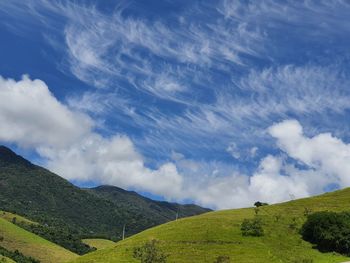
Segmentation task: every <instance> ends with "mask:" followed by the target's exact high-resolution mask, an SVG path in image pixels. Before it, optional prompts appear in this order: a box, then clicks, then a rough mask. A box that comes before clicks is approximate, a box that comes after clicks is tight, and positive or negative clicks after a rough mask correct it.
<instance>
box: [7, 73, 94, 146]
mask: <svg viewBox="0 0 350 263" xmlns="http://www.w3.org/2000/svg"><path fill="white" fill-rule="evenodd" d="M0 123H1V125H0V140H1V141H5V142H16V143H18V144H20V145H23V146H37V145H54V146H56V147H64V146H66V145H68V144H70V143H72V142H74V141H75V140H77V139H79V138H80V137H82V136H84V135H85V134H87V133H89V132H90V129H91V127H92V126H93V122H92V120H91V119H90V118H89V117H88V116H87V115H84V114H81V113H78V112H74V111H71V110H70V109H69V108H68V107H66V106H65V105H64V104H62V103H60V102H59V101H58V100H57V99H56V98H55V97H54V96H53V94H52V93H51V92H50V91H49V89H48V87H47V85H46V84H45V83H44V82H43V81H41V80H31V79H30V78H29V77H28V76H23V77H22V79H21V80H19V81H16V80H13V79H5V78H3V77H1V76H0Z"/></svg>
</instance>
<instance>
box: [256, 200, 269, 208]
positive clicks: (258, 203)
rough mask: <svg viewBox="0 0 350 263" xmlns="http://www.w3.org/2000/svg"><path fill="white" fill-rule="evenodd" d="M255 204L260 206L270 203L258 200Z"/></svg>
mask: <svg viewBox="0 0 350 263" xmlns="http://www.w3.org/2000/svg"><path fill="white" fill-rule="evenodd" d="M254 205H255V206H256V207H260V206H265V205H269V204H268V203H263V202H260V201H257V202H255V203H254Z"/></svg>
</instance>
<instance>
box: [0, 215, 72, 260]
mask: <svg viewBox="0 0 350 263" xmlns="http://www.w3.org/2000/svg"><path fill="white" fill-rule="evenodd" d="M0 236H1V237H3V240H2V241H0V246H2V247H4V248H6V249H7V250H10V251H14V250H16V249H17V250H19V251H20V252H21V253H23V254H24V255H25V256H31V257H33V258H36V259H38V260H40V261H41V262H42V263H51V262H52V263H61V262H66V261H70V260H73V259H75V258H77V257H78V255H76V254H74V253H72V252H70V251H68V250H66V249H64V248H62V247H60V246H58V245H56V244H54V243H51V242H49V241H47V240H45V239H43V238H41V237H39V236H37V235H34V234H32V233H30V232H28V231H26V230H24V229H22V228H20V227H18V226H16V225H14V224H12V223H10V222H9V221H7V220H5V219H3V218H0Z"/></svg>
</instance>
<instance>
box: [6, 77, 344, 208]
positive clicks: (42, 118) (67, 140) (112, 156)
mask: <svg viewBox="0 0 350 263" xmlns="http://www.w3.org/2000/svg"><path fill="white" fill-rule="evenodd" d="M0 95H1V96H0V100H1V103H0V120H1V123H2V125H1V127H0V141H6V142H13V143H17V144H19V145H25V146H31V147H33V148H34V149H36V150H37V152H38V153H39V154H40V155H41V156H42V157H43V158H44V159H45V160H46V162H47V167H48V168H50V169H52V170H53V171H54V172H57V173H58V174H60V175H61V176H63V177H65V178H67V179H69V180H73V181H76V182H95V183H97V184H112V185H116V186H120V187H123V188H127V189H130V188H131V189H135V190H138V191H146V192H151V193H153V194H157V195H161V196H164V197H165V198H167V199H169V200H177V201H182V200H188V199H191V200H193V201H194V202H196V203H198V204H201V205H204V206H211V207H215V208H232V207H242V206H250V205H252V204H253V203H254V202H255V201H257V200H261V201H266V202H271V203H275V202H280V201H285V200H288V199H290V197H291V196H294V197H296V198H299V197H305V196H309V195H314V194H318V193H322V192H323V191H324V188H325V187H327V186H328V185H329V184H332V183H336V184H339V185H340V186H342V187H346V186H350V178H349V176H348V175H349V174H350V145H349V144H346V143H344V142H343V141H341V140H340V139H338V138H336V137H333V136H332V135H331V134H329V133H322V134H319V135H316V136H313V137H307V136H306V135H304V133H303V129H302V127H301V125H300V123H299V122H298V121H296V120H286V121H283V122H280V123H277V124H275V125H273V126H271V127H270V128H269V129H268V132H269V134H270V135H271V136H272V137H274V138H275V139H276V140H277V146H278V147H279V148H280V149H281V150H282V151H284V152H285V154H287V155H288V157H289V159H288V158H284V157H281V156H282V155H281V156H280V155H277V156H272V155H267V156H265V157H264V158H262V159H261V160H260V164H259V166H258V168H257V169H256V170H255V171H253V172H252V173H251V175H250V176H249V175H245V174H242V173H241V172H239V170H238V169H237V167H234V166H232V165H227V164H224V163H220V162H213V161H210V162H207V161H198V160H191V159H186V157H185V156H184V155H183V154H181V153H178V152H173V153H172V159H173V161H172V162H164V163H162V164H160V165H159V166H158V167H157V168H156V169H154V168H153V169H151V168H149V167H147V166H146V164H145V161H144V158H143V156H142V155H141V154H140V153H139V152H138V151H137V149H136V147H135V145H134V144H133V142H132V141H131V140H130V139H129V138H128V137H127V136H125V135H118V134H116V135H114V136H111V137H109V138H106V137H103V136H102V135H100V134H97V133H96V132H94V131H93V130H92V127H93V125H94V123H93V122H92V121H91V119H89V117H87V116H86V115H84V114H81V113H78V112H74V111H72V110H71V109H70V108H69V107H68V106H66V105H64V104H63V103H61V102H59V101H58V100H57V99H56V98H55V97H54V96H53V95H52V94H51V93H50V91H49V89H48V87H47V86H46V85H45V83H44V82H42V81H40V80H30V79H29V78H28V77H24V78H23V79H22V80H19V81H17V82H16V81H15V80H11V79H3V78H1V79H0ZM231 146H232V147H231V148H230V147H229V148H230V149H229V150H230V151H231V150H232V151H233V152H236V150H237V149H236V148H237V147H236V146H235V145H231ZM256 151H257V148H251V154H255V153H256ZM290 159H294V160H295V161H296V162H299V164H298V163H295V162H289V160H290ZM300 163H301V164H303V166H300ZM301 167H302V168H301Z"/></svg>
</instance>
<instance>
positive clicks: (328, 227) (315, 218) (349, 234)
mask: <svg viewBox="0 0 350 263" xmlns="http://www.w3.org/2000/svg"><path fill="white" fill-rule="evenodd" d="M301 235H302V236H303V239H304V240H306V241H309V242H311V243H314V244H316V245H317V247H318V249H319V250H321V251H335V252H339V253H342V254H346V255H350V212H342V213H335V212H317V213H314V214H311V215H309V216H308V217H307V220H306V222H305V223H304V225H303V226H302V228H301Z"/></svg>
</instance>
